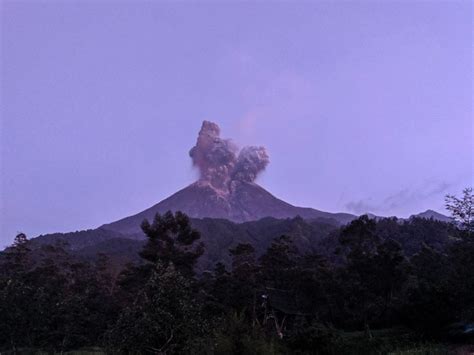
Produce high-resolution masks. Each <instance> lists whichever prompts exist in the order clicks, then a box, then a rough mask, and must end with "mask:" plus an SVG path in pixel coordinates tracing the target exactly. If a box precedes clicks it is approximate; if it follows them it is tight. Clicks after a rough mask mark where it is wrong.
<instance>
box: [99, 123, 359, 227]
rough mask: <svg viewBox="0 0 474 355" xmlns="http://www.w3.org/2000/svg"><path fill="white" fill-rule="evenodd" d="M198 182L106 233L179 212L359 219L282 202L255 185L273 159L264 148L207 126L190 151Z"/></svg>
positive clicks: (239, 217) (243, 218)
mask: <svg viewBox="0 0 474 355" xmlns="http://www.w3.org/2000/svg"><path fill="white" fill-rule="evenodd" d="M189 156H190V157H191V159H192V161H193V165H194V166H195V167H197V168H198V169H199V172H200V177H199V180H198V181H196V182H195V183H193V184H191V185H189V186H188V187H186V188H184V189H182V190H180V191H178V192H176V193H175V194H173V195H171V196H170V197H168V198H167V199H165V200H163V201H161V202H159V203H158V204H156V205H154V206H152V207H150V208H148V209H146V210H145V211H143V212H140V213H138V214H135V215H133V216H130V217H126V218H124V219H121V220H119V221H116V222H113V223H110V224H106V225H103V226H102V228H104V229H107V230H111V231H115V232H120V233H123V234H134V233H136V232H140V224H141V222H142V221H143V220H144V219H148V220H151V219H153V217H154V216H155V214H157V213H160V214H163V213H165V212H167V211H172V212H176V211H181V212H184V213H186V214H187V215H188V216H189V217H191V218H206V217H209V218H220V219H227V220H230V221H232V222H238V223H241V222H248V221H254V220H259V219H262V218H264V217H273V218H278V219H281V218H292V217H296V216H300V217H302V218H304V219H318V218H324V219H327V220H328V221H329V220H330V221H332V223H333V224H345V223H348V222H349V221H351V220H352V219H354V218H355V217H356V216H354V215H351V214H347V213H328V212H322V211H318V210H315V209H312V208H303V207H296V206H293V205H291V204H289V203H287V202H285V201H282V200H280V199H278V198H276V197H275V196H273V195H272V194H271V193H270V192H268V191H266V190H265V189H264V188H263V187H261V186H259V185H258V184H257V183H256V182H255V180H256V179H257V176H258V175H259V173H261V172H262V171H263V170H265V168H266V166H267V165H268V164H269V162H270V160H269V157H268V154H267V151H266V149H265V148H264V147H256V146H247V147H243V148H242V149H240V150H239V149H238V148H237V145H235V144H234V143H233V142H232V141H231V140H230V139H224V138H221V136H220V128H219V126H218V125H217V124H215V123H213V122H209V121H204V122H203V123H202V126H201V130H200V131H199V134H198V138H197V141H196V145H195V146H194V147H192V148H191V150H190V151H189Z"/></svg>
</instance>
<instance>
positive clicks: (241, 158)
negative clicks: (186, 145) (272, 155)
mask: <svg viewBox="0 0 474 355" xmlns="http://www.w3.org/2000/svg"><path fill="white" fill-rule="evenodd" d="M189 155H190V157H191V159H192V160H193V165H194V166H196V167H198V169H199V172H200V180H202V181H206V182H209V183H210V184H211V185H213V186H214V187H216V188H220V189H226V188H227V187H228V186H229V184H230V183H231V182H232V181H243V182H253V181H255V179H256V178H257V176H258V175H259V174H260V173H261V172H262V171H263V170H265V168H266V167H267V165H268V163H269V162H270V160H269V158H268V154H267V151H266V149H265V147H256V146H247V147H244V148H242V149H241V150H240V152H239V149H238V148H237V146H236V145H235V144H234V143H232V141H231V140H230V139H223V138H221V137H220V128H219V126H218V125H217V124H215V123H213V122H209V121H204V122H203V123H202V127H201V130H200V131H199V135H198V138H197V142H196V145H195V146H194V147H193V148H191V150H190V151H189Z"/></svg>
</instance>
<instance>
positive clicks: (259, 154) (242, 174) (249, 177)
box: [233, 146, 270, 182]
mask: <svg viewBox="0 0 474 355" xmlns="http://www.w3.org/2000/svg"><path fill="white" fill-rule="evenodd" d="M269 162H270V159H269V158H268V154H267V151H266V149H265V147H253V146H252V147H244V148H242V150H241V151H240V153H239V157H238V158H237V163H236V164H235V168H234V176H233V178H234V180H240V181H247V182H252V181H254V180H255V179H256V178H257V176H258V174H260V173H261V172H262V171H264V170H265V168H266V167H267V165H268V163H269Z"/></svg>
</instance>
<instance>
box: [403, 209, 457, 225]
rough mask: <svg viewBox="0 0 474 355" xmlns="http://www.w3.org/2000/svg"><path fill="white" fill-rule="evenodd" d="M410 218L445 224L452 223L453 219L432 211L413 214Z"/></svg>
mask: <svg viewBox="0 0 474 355" xmlns="http://www.w3.org/2000/svg"><path fill="white" fill-rule="evenodd" d="M412 217H419V218H425V219H434V220H435V221H441V222H446V223H450V222H453V219H452V218H451V217H448V216H445V215H444V214H441V213H439V212H436V211H433V210H426V211H425V212H422V213H418V214H414V215H412V216H411V217H410V218H412Z"/></svg>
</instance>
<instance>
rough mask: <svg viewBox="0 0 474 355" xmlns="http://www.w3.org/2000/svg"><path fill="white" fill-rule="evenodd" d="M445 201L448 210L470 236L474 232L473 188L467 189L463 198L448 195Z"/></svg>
mask: <svg viewBox="0 0 474 355" xmlns="http://www.w3.org/2000/svg"><path fill="white" fill-rule="evenodd" d="M445 201H446V209H447V210H448V211H451V214H452V216H453V218H454V219H455V220H456V221H457V222H459V223H460V224H461V226H462V228H463V229H465V230H466V231H467V233H468V235H469V236H470V235H471V233H473V232H474V195H473V194H472V187H469V188H465V189H464V190H463V196H462V197H461V198H458V197H456V196H454V195H447V196H446V198H445Z"/></svg>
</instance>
